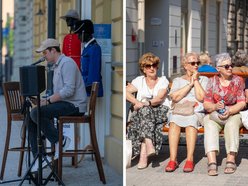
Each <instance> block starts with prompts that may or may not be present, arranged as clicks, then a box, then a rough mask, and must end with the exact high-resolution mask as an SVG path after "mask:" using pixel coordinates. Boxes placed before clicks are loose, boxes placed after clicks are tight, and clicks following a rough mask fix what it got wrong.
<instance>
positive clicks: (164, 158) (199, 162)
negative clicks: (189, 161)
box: [126, 136, 248, 186]
mask: <svg viewBox="0 0 248 186" xmlns="http://www.w3.org/2000/svg"><path fill="white" fill-rule="evenodd" d="M244 138H246V139H244ZM165 142H167V139H165ZM181 143H182V144H185V140H184V139H182V140H181ZM225 157H226V154H225V147H224V146H223V140H221V147H220V154H219V156H218V159H217V161H218V172H219V175H218V176H216V177H210V176H208V175H207V158H206V156H205V154H204V146H203V138H202V137H201V136H200V137H199V139H198V144H197V146H196V150H195V170H194V172H192V173H184V172H183V170H182V169H183V166H184V163H185V158H186V146H185V145H182V146H179V149H178V162H179V168H178V169H177V170H176V171H175V172H173V173H167V172H165V171H164V169H165V166H166V165H167V163H168V161H169V147H168V144H167V145H164V146H163V147H162V149H161V152H160V154H159V155H158V156H154V157H152V158H151V160H150V163H149V166H148V168H146V169H144V170H138V169H137V163H138V157H137V158H136V159H134V160H133V162H132V167H131V168H128V169H127V170H126V185H127V186H146V185H147V186H150V185H153V186H182V185H186V186H199V185H201V186H247V185H248V145H247V136H245V137H243V138H242V140H241V145H240V149H239V153H238V156H237V162H236V163H237V170H236V172H235V173H234V174H224V168H225V162H226V158H225Z"/></svg>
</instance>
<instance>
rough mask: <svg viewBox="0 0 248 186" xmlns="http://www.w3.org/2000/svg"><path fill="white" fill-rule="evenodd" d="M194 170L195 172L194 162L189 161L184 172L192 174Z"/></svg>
mask: <svg viewBox="0 0 248 186" xmlns="http://www.w3.org/2000/svg"><path fill="white" fill-rule="evenodd" d="M193 170H194V162H193V161H189V160H187V161H186V163H185V165H184V167H183V172H192V171H193Z"/></svg>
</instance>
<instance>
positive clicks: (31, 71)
mask: <svg viewBox="0 0 248 186" xmlns="http://www.w3.org/2000/svg"><path fill="white" fill-rule="evenodd" d="M19 70H20V85H21V86H20V88H21V95H23V96H38V95H39V94H40V93H41V92H43V91H44V90H45V89H46V78H45V66H40V65H29V66H23V67H20V69H19Z"/></svg>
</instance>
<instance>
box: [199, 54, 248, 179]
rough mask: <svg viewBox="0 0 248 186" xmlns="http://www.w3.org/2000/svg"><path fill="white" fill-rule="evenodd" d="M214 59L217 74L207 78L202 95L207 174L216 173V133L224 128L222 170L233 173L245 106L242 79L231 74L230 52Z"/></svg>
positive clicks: (217, 143) (217, 139)
mask: <svg viewBox="0 0 248 186" xmlns="http://www.w3.org/2000/svg"><path fill="white" fill-rule="evenodd" d="M215 61H216V66H217V67H216V68H217V70H218V71H219V74H220V75H219V76H214V77H212V78H211V79H209V82H208V85H207V90H206V96H205V98H204V108H205V110H206V111H207V112H208V113H209V114H208V115H206V117H205V118H204V121H203V123H204V146H205V153H206V154H207V158H208V175H209V176H216V175H218V172H217V162H216V155H217V154H218V153H219V132H220V131H221V130H222V129H223V128H224V138H225V147H226V153H227V158H226V168H225V171H224V173H226V174H232V173H234V172H235V170H236V163H235V157H236V154H237V152H238V148H239V129H240V127H241V126H242V123H241V116H240V114H239V111H241V110H242V109H243V108H244V107H245V105H246V103H245V95H244V88H245V86H244V80H243V78H241V77H239V76H236V75H233V74H232V67H233V66H232V63H231V57H230V56H229V54H228V53H222V54H218V55H217V56H216V58H215Z"/></svg>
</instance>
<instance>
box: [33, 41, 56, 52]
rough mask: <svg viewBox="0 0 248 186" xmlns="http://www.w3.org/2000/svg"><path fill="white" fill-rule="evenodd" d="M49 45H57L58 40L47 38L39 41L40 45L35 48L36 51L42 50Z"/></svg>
mask: <svg viewBox="0 0 248 186" xmlns="http://www.w3.org/2000/svg"><path fill="white" fill-rule="evenodd" d="M49 47H59V42H58V41H57V40H56V39H52V38H48V39H46V40H45V41H42V42H41V45H40V47H39V48H37V49H36V52H38V53H40V52H43V51H44V50H46V49H47V48H49Z"/></svg>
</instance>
